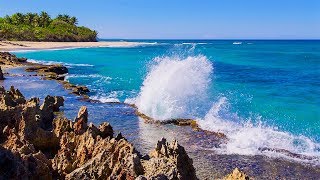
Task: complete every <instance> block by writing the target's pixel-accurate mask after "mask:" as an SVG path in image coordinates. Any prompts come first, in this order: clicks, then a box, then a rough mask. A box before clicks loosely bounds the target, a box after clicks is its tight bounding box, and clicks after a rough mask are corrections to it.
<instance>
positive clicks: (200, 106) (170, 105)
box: [127, 55, 320, 165]
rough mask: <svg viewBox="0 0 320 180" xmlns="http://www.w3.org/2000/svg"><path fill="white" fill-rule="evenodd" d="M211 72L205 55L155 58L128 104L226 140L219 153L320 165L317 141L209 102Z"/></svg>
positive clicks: (218, 102)
mask: <svg viewBox="0 0 320 180" xmlns="http://www.w3.org/2000/svg"><path fill="white" fill-rule="evenodd" d="M213 70H214V67H213V64H212V63H211V61H210V60H209V59H208V58H207V57H206V56H203V55H197V56H164V57H156V58H154V59H153V61H152V65H151V66H150V68H149V70H148V73H147V75H146V77H145V79H144V81H143V84H142V86H141V88H140V93H139V95H138V96H137V97H136V98H134V99H130V100H127V102H130V103H133V104H135V106H136V107H137V109H138V111H139V112H141V113H142V114H144V115H146V116H148V117H151V118H152V119H155V120H159V121H167V120H172V119H196V121H197V123H198V124H199V126H200V128H201V129H203V130H208V131H212V132H219V133H223V134H225V135H226V137H227V139H228V140H227V141H226V142H225V143H222V144H221V145H220V147H217V148H213V149H212V150H214V151H215V152H217V153H221V154H239V155H249V156H254V155H265V156H268V157H281V158H286V159H289V160H295V161H301V162H306V163H312V164H316V165H319V164H320V155H319V154H320V153H319V150H320V145H319V144H318V143H316V142H315V141H314V140H312V139H310V138H308V137H305V136H302V135H293V134H291V133H289V132H285V131H281V130H278V128H277V127H273V126H267V125H264V124H263V118H261V120H257V121H258V122H260V123H252V122H251V120H250V118H248V117H247V118H243V117H239V116H237V114H236V113H233V112H232V111H231V110H230V106H232V104H231V103H229V102H228V99H227V98H226V97H223V96H220V97H219V98H218V99H217V100H212V99H210V98H212V97H210V96H208V94H210V93H209V87H210V86H211V85H212V83H214V82H213V80H212V74H213ZM210 104H211V105H212V106H211V108H209V109H208V110H207V107H208V105H209V106H210ZM204 110H207V111H206V112H205V113H203V111H204ZM201 111H202V112H201Z"/></svg>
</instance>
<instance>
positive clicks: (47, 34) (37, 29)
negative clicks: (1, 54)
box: [0, 11, 97, 41]
mask: <svg viewBox="0 0 320 180" xmlns="http://www.w3.org/2000/svg"><path fill="white" fill-rule="evenodd" d="M77 24H78V19H77V18H76V17H74V16H69V15H67V14H59V15H58V16H57V17H55V18H51V17H50V15H49V14H48V13H47V12H44V11H42V12H41V13H39V14H38V13H25V14H23V13H15V14H13V15H11V16H8V15H6V16H5V17H3V18H1V17H0V40H19V41H97V32H96V31H94V30H91V29H89V28H87V27H84V26H77Z"/></svg>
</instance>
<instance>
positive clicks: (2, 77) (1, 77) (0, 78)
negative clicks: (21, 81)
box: [0, 66, 4, 80]
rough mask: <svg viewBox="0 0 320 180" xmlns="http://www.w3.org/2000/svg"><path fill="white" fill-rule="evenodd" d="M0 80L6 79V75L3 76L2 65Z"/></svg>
mask: <svg viewBox="0 0 320 180" xmlns="http://www.w3.org/2000/svg"><path fill="white" fill-rule="evenodd" d="M0 80H4V76H3V72H2V69H1V66H0Z"/></svg>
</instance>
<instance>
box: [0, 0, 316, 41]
mask: <svg viewBox="0 0 320 180" xmlns="http://www.w3.org/2000/svg"><path fill="white" fill-rule="evenodd" d="M40 11H47V12H48V13H49V14H50V15H51V16H56V15H57V14H69V15H72V16H76V17H77V18H78V20H79V25H83V26H88V27H90V28H92V29H95V30H97V31H98V33H99V38H108V39H113V38H116V39H117V38H119V39H320V0H90V1H89V0H42V1H41V0H38V1H37V0H0V16H4V15H7V14H9V15H10V14H13V13H16V12H24V13H25V12H40Z"/></svg>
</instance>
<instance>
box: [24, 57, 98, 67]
mask: <svg viewBox="0 0 320 180" xmlns="http://www.w3.org/2000/svg"><path fill="white" fill-rule="evenodd" d="M28 62H31V63H37V64H44V65H52V64H63V65H65V66H69V67H71V66H78V67H79V66H83V67H93V66H94V65H92V64H74V63H65V62H59V61H42V60H35V59H28Z"/></svg>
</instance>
